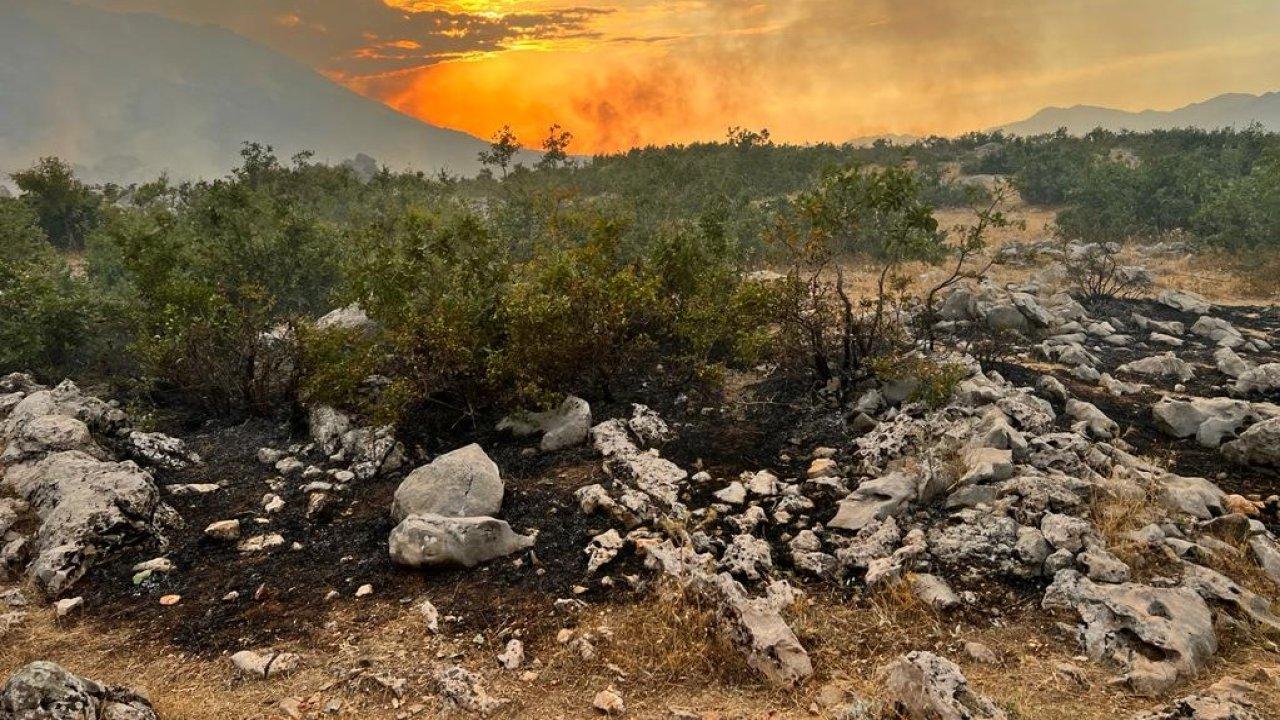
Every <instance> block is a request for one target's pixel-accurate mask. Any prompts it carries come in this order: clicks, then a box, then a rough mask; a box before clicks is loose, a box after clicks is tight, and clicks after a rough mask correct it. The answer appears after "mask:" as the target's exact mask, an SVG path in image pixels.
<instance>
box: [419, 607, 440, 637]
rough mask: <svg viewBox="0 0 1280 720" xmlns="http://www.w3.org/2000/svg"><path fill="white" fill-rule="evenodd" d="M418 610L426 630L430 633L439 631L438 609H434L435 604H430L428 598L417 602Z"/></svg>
mask: <svg viewBox="0 0 1280 720" xmlns="http://www.w3.org/2000/svg"><path fill="white" fill-rule="evenodd" d="M418 612H419V613H421V614H422V621H423V623H424V624H425V625H426V626H427V630H429V631H431V633H432V634H434V633H438V632H440V611H438V610H436V606H435V605H432V604H431V601H430V600H423V601H422V602H420V603H418Z"/></svg>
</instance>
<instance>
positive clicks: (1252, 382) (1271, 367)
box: [1235, 363, 1280, 395]
mask: <svg viewBox="0 0 1280 720" xmlns="http://www.w3.org/2000/svg"><path fill="white" fill-rule="evenodd" d="M1277 391H1280V363H1267V364H1266V365H1259V366H1258V367H1255V368H1251V369H1249V370H1245V371H1244V372H1243V373H1241V374H1240V376H1239V377H1238V378H1236V385H1235V392H1236V394H1238V395H1262V394H1267V393H1274V392H1277Z"/></svg>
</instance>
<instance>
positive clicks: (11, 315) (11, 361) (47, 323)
mask: <svg viewBox="0 0 1280 720" xmlns="http://www.w3.org/2000/svg"><path fill="white" fill-rule="evenodd" d="M91 290H92V289H91V288H90V287H89V286H88V284H87V283H85V282H83V281H80V280H77V279H76V278H75V277H73V276H72V273H71V269H70V267H69V266H68V265H67V263H66V261H65V260H64V259H63V258H62V257H61V256H60V255H59V254H58V253H57V252H56V251H55V250H54V249H53V247H52V246H51V245H50V244H49V242H48V241H47V240H46V239H45V235H44V232H43V231H42V230H41V229H40V226H39V224H38V219H37V217H36V215H35V213H34V212H32V211H31V210H30V208H28V207H27V206H26V205H25V204H24V203H22V202H20V201H17V200H11V199H0V372H3V373H9V372H18V371H34V372H36V373H38V374H41V375H45V376H48V377H50V378H52V377H56V376H58V375H61V374H63V373H65V372H66V371H67V370H69V369H71V368H72V367H75V366H78V365H80V364H82V363H84V362H85V361H86V358H85V357H84V352H85V350H86V347H87V345H88V341H89V339H90V336H91V333H90V329H91V328H92V327H93V325H94V323H95V321H96V320H97V313H96V310H97V309H98V304H97V302H96V298H95V297H94V295H93V293H92V291H91Z"/></svg>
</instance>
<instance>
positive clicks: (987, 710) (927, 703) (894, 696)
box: [880, 650, 1008, 720]
mask: <svg viewBox="0 0 1280 720" xmlns="http://www.w3.org/2000/svg"><path fill="white" fill-rule="evenodd" d="M880 672H881V674H882V676H883V677H884V685H885V693H886V696H887V699H888V701H889V703H890V705H891V706H893V707H894V708H895V709H896V710H897V711H898V712H899V713H901V716H902V717H905V718H910V720H1005V718H1007V717H1008V715H1007V714H1006V713H1005V712H1004V711H1003V710H1001V709H1000V708H999V707H997V706H996V704H995V703H993V702H991V700H990V699H989V698H987V697H984V696H982V695H979V694H978V693H976V692H974V691H973V690H972V689H971V688H970V687H969V681H968V680H967V679H965V676H964V674H963V673H961V672H960V668H959V667H958V666H956V664H955V663H953V662H951V661H950V660H948V659H946V658H944V657H940V656H938V655H935V654H933V653H931V652H925V651H923V650H917V651H915V652H911V653H907V654H906V655H903V656H902V657H900V658H898V659H897V660H894V661H893V662H891V663H889V664H888V665H887V666H885V667H884V668H882V669H881V671H880Z"/></svg>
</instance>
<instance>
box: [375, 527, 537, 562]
mask: <svg viewBox="0 0 1280 720" xmlns="http://www.w3.org/2000/svg"><path fill="white" fill-rule="evenodd" d="M387 542H388V549H389V551H390V553H391V559H392V560H393V561H395V562H396V563H397V564H399V565H407V566H409V567H417V568H421V567H449V566H462V567H475V566H476V565H479V564H480V563H482V562H487V561H489V560H493V559H495V558H500V557H503V556H506V555H510V554H512V553H516V552H520V551H521V550H525V549H528V548H531V547H533V543H534V537H533V536H531V535H521V534H519V533H517V532H515V531H514V530H512V529H511V526H510V525H508V524H507V523H506V522H504V521H502V520H497V519H495V518H491V517H462V518H458V517H443V516H440V515H410V516H409V517H407V518H405V519H404V520H403V521H401V522H400V524H399V525H397V526H396V527H395V529H394V530H392V531H391V537H390V538H389V539H388V541H387Z"/></svg>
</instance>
